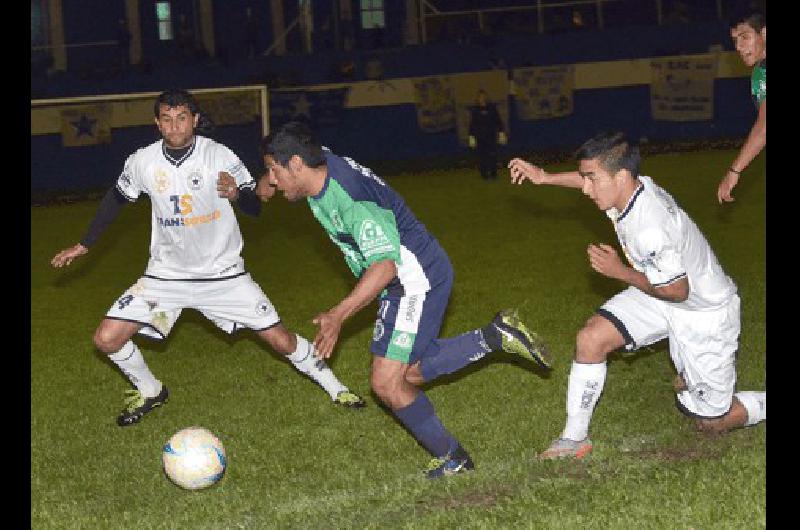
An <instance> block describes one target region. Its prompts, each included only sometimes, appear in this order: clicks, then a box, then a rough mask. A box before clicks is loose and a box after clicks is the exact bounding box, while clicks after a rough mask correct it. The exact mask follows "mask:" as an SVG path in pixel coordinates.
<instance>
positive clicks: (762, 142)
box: [717, 98, 767, 204]
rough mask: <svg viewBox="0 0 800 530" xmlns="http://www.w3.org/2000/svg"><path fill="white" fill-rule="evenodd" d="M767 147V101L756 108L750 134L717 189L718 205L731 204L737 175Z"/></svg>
mask: <svg viewBox="0 0 800 530" xmlns="http://www.w3.org/2000/svg"><path fill="white" fill-rule="evenodd" d="M766 145H767V100H766V98H765V99H764V101H762V102H761V105H759V107H758V118H757V119H756V122H755V123H754V124H753V128H752V129H750V134H748V135H747V140H745V142H744V145H743V146H742V148H741V149H740V150H739V154H738V155H737V156H736V159H735V160H734V161H733V163H732V164H731V167H730V168H729V169H728V172H727V173H725V176H724V177H723V179H722V181H721V182H720V183H719V187H718V188H717V200H718V201H719V203H720V204H722V203H724V202H733V201H735V200H736V199H734V198H733V196H732V195H731V192H732V191H733V188H734V187H736V184H738V183H739V174H740V173H741V172H742V171H744V170H745V168H746V167H747V166H749V165H750V162H752V161H753V159H754V158H755V157H756V156H758V153H760V152H761V150H762V149H764V147H765V146H766Z"/></svg>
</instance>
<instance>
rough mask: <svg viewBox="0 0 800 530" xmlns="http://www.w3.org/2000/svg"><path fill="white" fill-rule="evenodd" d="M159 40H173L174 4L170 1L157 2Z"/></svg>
mask: <svg viewBox="0 0 800 530" xmlns="http://www.w3.org/2000/svg"><path fill="white" fill-rule="evenodd" d="M156 20H157V21H158V38H159V40H172V6H171V5H170V2H156Z"/></svg>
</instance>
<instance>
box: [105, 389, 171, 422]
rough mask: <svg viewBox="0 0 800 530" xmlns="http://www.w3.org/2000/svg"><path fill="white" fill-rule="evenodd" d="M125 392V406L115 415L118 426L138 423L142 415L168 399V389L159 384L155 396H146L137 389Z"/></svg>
mask: <svg viewBox="0 0 800 530" xmlns="http://www.w3.org/2000/svg"><path fill="white" fill-rule="evenodd" d="M125 393H126V394H128V397H126V398H125V408H124V409H123V410H122V413H121V414H120V415H119V416H117V425H119V426H120V427H127V426H129V425H133V424H135V423H139V421H140V420H141V419H142V416H144V415H145V414H147V413H148V412H150V411H151V410H153V409H154V408H156V407H158V406H161V405H163V404H164V403H166V402H167V400H168V399H169V390H167V387H166V386H164V385H161V392H159V393H158V395H157V396H155V397H150V398H146V397H144V396H142V393H141V392H139V391H138V390H126V391H125Z"/></svg>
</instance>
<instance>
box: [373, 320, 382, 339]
mask: <svg viewBox="0 0 800 530" xmlns="http://www.w3.org/2000/svg"><path fill="white" fill-rule="evenodd" d="M383 330H384V327H383V320H381V319H380V318H379V319H378V320H376V321H375V329H374V330H373V331H372V340H373V341H374V342H378V341H379V340H381V338H382V337H383Z"/></svg>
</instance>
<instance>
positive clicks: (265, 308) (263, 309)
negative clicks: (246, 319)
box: [256, 299, 272, 316]
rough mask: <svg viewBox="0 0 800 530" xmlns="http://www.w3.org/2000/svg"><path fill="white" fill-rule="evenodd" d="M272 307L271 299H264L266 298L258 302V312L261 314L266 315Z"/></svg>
mask: <svg viewBox="0 0 800 530" xmlns="http://www.w3.org/2000/svg"><path fill="white" fill-rule="evenodd" d="M271 308H272V306H271V305H270V303H269V300H266V299H264V300H261V301H260V302H258V303H257V304H256V313H258V314H259V315H262V316H264V315H266V314H267V313H269V310H270V309H271Z"/></svg>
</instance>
